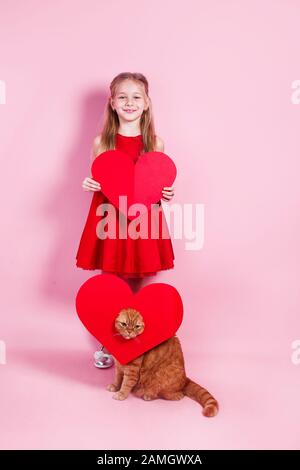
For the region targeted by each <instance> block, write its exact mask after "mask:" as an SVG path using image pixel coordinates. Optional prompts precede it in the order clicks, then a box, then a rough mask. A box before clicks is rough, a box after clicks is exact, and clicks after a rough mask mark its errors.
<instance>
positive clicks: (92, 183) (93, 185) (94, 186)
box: [82, 176, 101, 191]
mask: <svg viewBox="0 0 300 470" xmlns="http://www.w3.org/2000/svg"><path fill="white" fill-rule="evenodd" d="M82 187H83V189H84V191H101V186H100V184H99V183H98V181H96V180H93V178H89V177H88V176H87V177H86V178H84V180H83V182H82Z"/></svg>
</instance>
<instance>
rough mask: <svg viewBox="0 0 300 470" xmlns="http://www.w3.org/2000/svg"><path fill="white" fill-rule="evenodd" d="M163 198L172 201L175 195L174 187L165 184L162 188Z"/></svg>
mask: <svg viewBox="0 0 300 470" xmlns="http://www.w3.org/2000/svg"><path fill="white" fill-rule="evenodd" d="M162 195H163V197H162V199H163V200H164V201H171V199H172V197H173V196H174V188H173V187H168V186H165V187H164V188H163V190H162Z"/></svg>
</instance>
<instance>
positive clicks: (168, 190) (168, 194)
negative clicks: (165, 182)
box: [155, 136, 174, 201]
mask: <svg viewBox="0 0 300 470" xmlns="http://www.w3.org/2000/svg"><path fill="white" fill-rule="evenodd" d="M155 147H156V151H157V152H164V150H165V145H164V142H163V140H162V139H161V138H160V137H158V136H156V144H155ZM162 195H163V197H162V199H163V201H170V200H171V199H172V197H173V196H174V188H173V187H169V186H165V187H164V188H163V190H162Z"/></svg>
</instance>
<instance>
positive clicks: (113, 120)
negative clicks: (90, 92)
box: [101, 72, 156, 152]
mask: <svg viewBox="0 0 300 470" xmlns="http://www.w3.org/2000/svg"><path fill="white" fill-rule="evenodd" d="M128 79H129V80H132V81H134V82H137V83H139V84H143V85H144V90H145V93H146V95H147V97H148V99H149V106H148V109H147V110H144V111H143V114H142V116H141V121H140V127H141V134H142V137H143V146H144V152H151V151H154V150H155V143H156V135H155V130H154V121H153V115H152V104H151V98H150V97H149V94H148V91H149V85H148V81H147V79H146V77H145V76H144V75H143V74H141V73H132V72H122V73H119V74H118V75H117V76H116V77H115V78H114V79H113V80H112V82H111V83H110V86H109V88H110V94H111V96H110V97H109V99H108V100H107V103H106V108H105V118H104V124H103V127H102V131H101V145H103V147H104V148H105V149H106V150H113V149H114V148H115V138H116V133H117V132H118V128H119V117H118V115H117V113H116V111H115V110H113V109H112V107H111V104H110V98H114V97H115V94H116V89H117V86H118V85H119V84H120V83H121V82H122V81H123V80H128Z"/></svg>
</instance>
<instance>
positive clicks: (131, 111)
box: [124, 109, 136, 114]
mask: <svg viewBox="0 0 300 470" xmlns="http://www.w3.org/2000/svg"><path fill="white" fill-rule="evenodd" d="M124 111H125V113H129V114H130V113H134V112H135V111H136V109H124Z"/></svg>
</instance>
